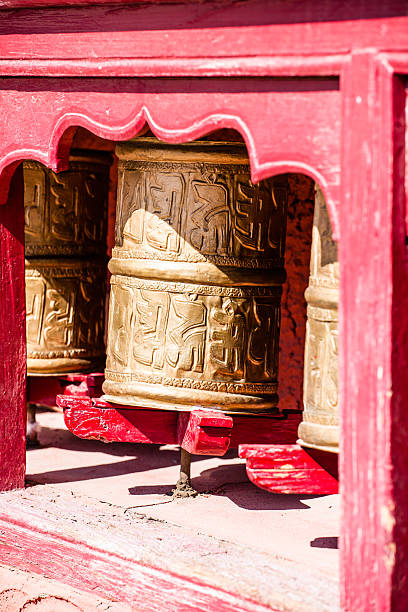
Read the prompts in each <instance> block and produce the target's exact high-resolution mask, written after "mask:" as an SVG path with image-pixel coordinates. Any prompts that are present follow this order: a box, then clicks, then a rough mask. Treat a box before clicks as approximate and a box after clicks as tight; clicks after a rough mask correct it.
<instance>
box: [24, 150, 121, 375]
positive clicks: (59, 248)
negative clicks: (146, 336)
mask: <svg viewBox="0 0 408 612" xmlns="http://www.w3.org/2000/svg"><path fill="white" fill-rule="evenodd" d="M110 162H111V159H110V156H109V155H107V154H105V153H100V152H93V151H73V153H72V155H71V157H70V163H69V169H68V170H67V171H65V172H61V173H59V174H55V173H54V172H52V171H51V170H49V169H47V168H46V167H45V166H43V165H42V164H40V163H38V162H35V161H27V162H24V164H23V169H24V211H25V254H26V264H25V282H26V334H27V372H28V374H29V375H52V374H61V373H68V372H77V371H83V370H89V369H92V368H94V367H98V365H99V366H101V364H103V362H104V358H105V346H104V311H105V295H106V208H107V207H106V201H107V196H108V181H109V166H110Z"/></svg>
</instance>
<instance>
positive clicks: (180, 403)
mask: <svg viewBox="0 0 408 612" xmlns="http://www.w3.org/2000/svg"><path fill="white" fill-rule="evenodd" d="M116 154H117V156H118V158H119V186H118V200H117V217H116V245H115V248H114V249H113V253H112V259H111V261H110V263H109V269H110V271H111V272H112V277H111V284H112V287H111V294H110V305H109V322H108V342H107V344H108V347H107V367H106V370H105V383H104V385H103V390H104V393H105V398H106V399H107V400H109V401H112V402H117V403H120V404H130V405H137V406H147V407H156V408H163V409H176V410H190V409H192V408H194V407H205V408H212V409H221V410H223V411H230V412H239V413H241V414H242V413H248V414H252V413H267V412H273V411H276V406H277V401H278V396H277V376H278V350H279V328H280V299H281V291H282V283H283V282H284V280H285V271H284V248H285V232H286V209H287V180H286V178H285V177H278V178H275V179H270V180H267V181H262V182H260V183H259V184H253V183H252V182H251V179H250V168H249V161H248V157H247V153H246V148H245V146H244V145H243V144H241V143H225V142H224V143H220V142H212V141H196V142H193V143H190V144H185V145H167V144H164V143H161V142H159V141H158V140H156V139H154V138H151V139H148V138H144V139H141V138H139V139H134V140H133V141H130V142H126V143H121V144H120V145H118V146H117V148H116Z"/></svg>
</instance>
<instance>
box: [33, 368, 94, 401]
mask: <svg viewBox="0 0 408 612" xmlns="http://www.w3.org/2000/svg"><path fill="white" fill-rule="evenodd" d="M104 380H105V377H104V374H103V373H102V372H93V373H92V374H79V373H78V374H61V375H60V376H28V378H27V401H28V402H29V403H30V404H38V405H42V406H56V405H57V404H56V398H57V395H59V394H60V393H64V395H70V396H77V397H99V396H100V395H101V394H102V383H103V381H104Z"/></svg>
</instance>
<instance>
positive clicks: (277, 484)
mask: <svg viewBox="0 0 408 612" xmlns="http://www.w3.org/2000/svg"><path fill="white" fill-rule="evenodd" d="M239 456H240V457H241V458H243V459H246V471H247V475H248V478H249V480H250V481H251V482H253V483H254V484H255V485H256V486H257V487H260V488H261V489H265V490H266V491H270V492H271V493H297V494H299V493H301V494H306V495H307V494H309V495H330V494H332V493H338V484H339V483H338V478H337V455H336V454H334V453H327V452H324V451H314V450H313V451H312V450H310V449H305V448H302V447H301V446H299V445H298V444H282V445H267V446H265V445H259V444H253V445H250V444H241V445H240V447H239Z"/></svg>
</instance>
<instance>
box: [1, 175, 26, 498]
mask: <svg viewBox="0 0 408 612" xmlns="http://www.w3.org/2000/svg"><path fill="white" fill-rule="evenodd" d="M23 214H24V205H23V172H22V168H21V167H20V168H18V169H17V170H16V172H15V173H14V176H13V179H12V182H11V185H10V191H9V195H8V201H7V204H5V205H4V206H0V292H1V293H0V321H1V325H0V351H1V353H0V355H1V358H0V399H1V406H0V462H1V469H0V491H5V490H7V489H14V488H18V487H23V486H24V475H25V415H26V395H25V394H26V346H25V299H24V217H23Z"/></svg>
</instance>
